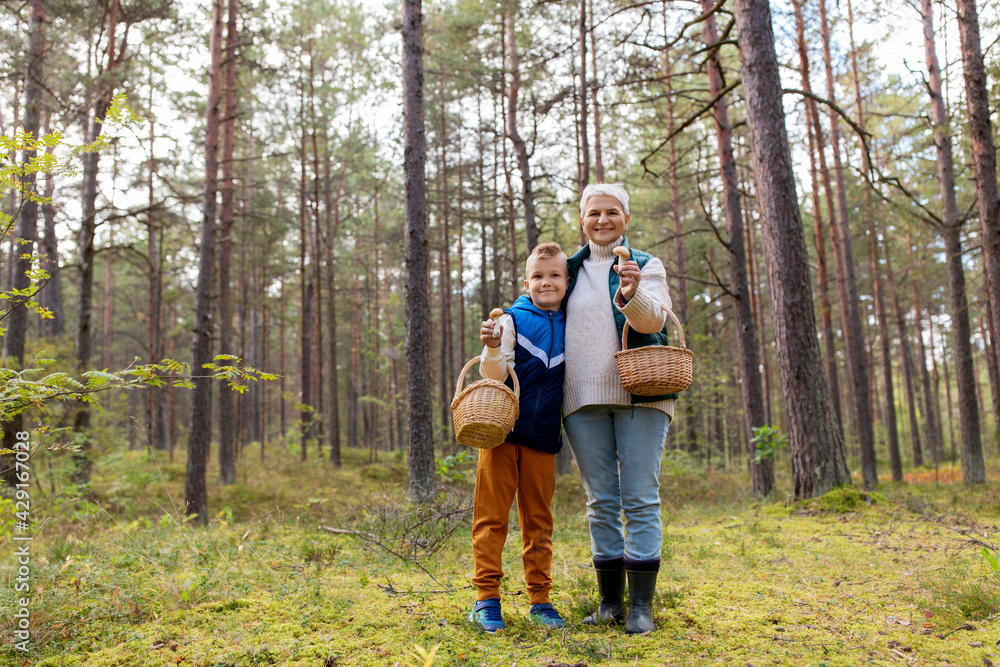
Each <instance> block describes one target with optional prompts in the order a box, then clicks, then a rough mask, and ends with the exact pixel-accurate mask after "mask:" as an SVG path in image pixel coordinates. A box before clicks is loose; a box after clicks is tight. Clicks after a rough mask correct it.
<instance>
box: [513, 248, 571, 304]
mask: <svg viewBox="0 0 1000 667" xmlns="http://www.w3.org/2000/svg"><path fill="white" fill-rule="evenodd" d="M525 268H526V269H527V273H528V279H527V280H525V281H524V291H525V292H527V293H528V296H529V297H531V302H532V303H533V304H535V306H537V307H538V308H541V309H542V310H559V308H560V306H561V305H562V300H563V297H564V296H566V285H567V283H568V282H569V275H568V272H567V270H566V255H557V256H556V257H547V258H545V259H541V258H539V257H529V258H528V262H527V266H526V267H525Z"/></svg>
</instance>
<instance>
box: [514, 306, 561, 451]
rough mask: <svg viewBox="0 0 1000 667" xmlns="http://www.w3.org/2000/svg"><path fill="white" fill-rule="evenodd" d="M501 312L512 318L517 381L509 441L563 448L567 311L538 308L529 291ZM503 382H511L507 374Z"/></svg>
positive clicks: (538, 448) (530, 445) (545, 449)
mask: <svg viewBox="0 0 1000 667" xmlns="http://www.w3.org/2000/svg"><path fill="white" fill-rule="evenodd" d="M504 312H505V313H508V314H509V315H510V316H511V317H512V318H514V333H515V334H516V337H517V343H516V345H515V347H514V372H515V373H517V380H518V383H520V385H521V403H520V414H519V416H518V418H517V423H516V424H514V430H513V431H511V432H510V435H508V436H507V440H508V441H509V442H513V443H516V444H518V445H525V446H526V447H531V448H532V449H537V450H539V451H542V452H549V453H551V454H556V453H558V452H559V450H560V449H562V437H561V433H562V419H561V414H560V413H561V411H562V400H563V376H564V375H565V374H566V364H565V359H566V356H565V355H564V354H563V349H564V345H565V343H566V315H565V313H564V312H563V311H562V310H542V309H540V308H537V307H536V306H535V305H534V304H533V303H531V299H529V298H528V297H527V296H521V297H518V299H517V301H515V302H514V304H513V305H512V306H511V307H510V308H508V309H506V310H505V311H504ZM507 384H508V385H511V386H513V383H512V381H511V379H510V378H507Z"/></svg>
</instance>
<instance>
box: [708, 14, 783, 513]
mask: <svg viewBox="0 0 1000 667" xmlns="http://www.w3.org/2000/svg"><path fill="white" fill-rule="evenodd" d="M714 5H715V2H714V1H713V0H702V3H701V6H702V9H703V10H704V11H705V12H706V13H708V14H709V15H708V18H706V19H705V21H704V23H703V24H702V28H703V31H704V40H705V45H706V46H707V47H708V48H709V49H711V50H710V53H709V57H708V61H707V63H706V64H707V66H708V85H709V94H710V95H711V96H712V97H713V98H716V97H718V100H717V101H716V103H715V105H714V108H713V116H714V118H715V141H716V145H717V147H718V153H719V172H720V176H721V180H722V193H723V199H724V201H725V207H726V226H727V231H728V233H729V245H728V248H727V249H728V250H729V267H730V269H729V270H730V273H729V283H730V285H729V289H730V291H731V292H732V293H733V306H734V308H735V310H736V350H737V354H738V356H739V366H740V391H741V397H742V399H743V406H744V415H745V425H744V426H745V428H746V431H747V433H748V434H749V433H752V432H753V429H754V428H757V427H760V426H763V425H764V424H765V423H766V421H765V419H766V417H765V414H764V395H763V390H762V387H761V381H760V361H759V359H758V357H757V335H756V331H755V327H754V322H753V312H752V311H751V310H750V285H749V283H748V281H747V260H746V250H745V248H744V246H743V211H742V210H741V207H740V190H739V181H738V177H737V175H736V159H735V158H734V157H733V136H732V127H731V126H730V124H729V110H728V109H727V107H726V101H725V98H724V97H720V96H719V91H721V90H722V89H723V87H724V83H723V78H722V65H721V64H720V62H719V51H718V48H717V47H714V48H713V45H715V43H716V42H717V41H718V29H717V27H716V21H715V14H713V13H710V12H709V10H710V9H712V7H713V6H714ZM720 403H721V401H720ZM747 442H748V445H749V438H748V440H747ZM755 453H756V452H755V451H753V448H752V447H749V448H748V451H747V454H748V456H749V458H750V461H751V463H750V477H751V480H752V485H753V493H754V495H755V496H757V497H763V496H766V495H767V494H769V493H770V492H771V491H772V489H773V488H774V461H773V460H772V459H765V460H763V461H761V462H760V463H753V459H754V456H755Z"/></svg>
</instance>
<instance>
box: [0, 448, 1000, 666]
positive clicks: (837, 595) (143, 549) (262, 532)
mask: <svg viewBox="0 0 1000 667" xmlns="http://www.w3.org/2000/svg"><path fill="white" fill-rule="evenodd" d="M345 457H346V460H347V462H346V463H345V468H344V469H343V470H332V469H330V468H328V467H326V466H324V465H319V464H316V463H315V462H307V463H301V462H299V461H295V462H293V463H282V464H279V465H274V464H273V463H272V464H270V465H262V464H258V463H255V462H251V461H244V462H242V463H241V469H240V483H239V484H237V485H234V486H231V487H226V488H219V487H218V486H212V485H211V484H210V497H209V503H210V507H211V508H212V511H213V515H212V516H211V517H210V519H211V520H210V523H209V526H208V527H207V528H195V527H193V526H191V525H190V524H188V523H185V522H184V521H183V519H182V517H181V516H180V507H179V501H180V499H181V498H182V495H183V494H182V488H181V485H182V484H183V460H182V457H178V460H177V461H175V462H174V463H166V462H164V461H159V462H158V463H159V465H157V464H156V463H154V461H153V460H152V459H151V458H150V456H149V454H147V453H145V452H119V453H117V454H115V455H114V456H113V457H108V458H105V459H102V460H101V461H100V464H99V465H98V467H97V469H96V471H95V478H94V484H93V486H92V487H90V488H89V489H73V488H71V489H70V491H67V492H63V493H50V494H48V495H45V496H43V497H41V498H40V499H39V504H38V506H37V509H35V508H34V507H33V512H37V514H36V515H35V516H36V518H37V521H38V522H39V523H40V524H41V529H40V531H39V533H38V535H37V536H36V538H35V541H34V542H33V543H32V554H33V560H32V575H31V576H32V585H33V586H34V594H33V597H32V605H31V611H32V632H33V634H32V642H33V643H32V652H31V654H30V658H31V662H30V663H29V664H34V665H39V666H45V667H57V666H58V667H83V666H87V667H111V666H119V665H120V666H123V667H125V666H127V667H147V666H152V665H156V666H160V665H166V664H180V665H197V666H204V667H210V666H222V665H225V666H227V667H229V666H251V665H291V666H306V665H308V666H310V667H321V666H322V667H327V666H329V665H337V666H342V665H379V666H382V665H395V664H399V665H424V664H433V665H490V666H492V665H512V664H515V663H516V664H518V665H539V666H542V665H551V664H559V663H563V664H567V665H571V664H574V663H580V662H584V663H586V664H587V665H607V666H609V667H618V666H621V667H624V666H626V665H629V666H632V665H651V664H657V665H659V664H664V665H709V664H720V665H721V664H747V663H749V664H752V665H758V666H759V665H820V664H825V665H828V666H834V665H855V664H861V663H867V664H884V665H889V664H898V663H902V662H906V661H909V660H913V661H915V662H919V663H921V664H942V663H944V662H946V661H947V662H950V663H951V664H969V665H973V664H986V662H985V661H991V662H992V663H993V664H1000V647H998V646H997V645H996V643H995V642H996V637H997V631H998V622H997V604H998V603H1000V572H996V571H995V570H993V569H992V567H991V565H990V562H989V561H988V560H987V559H986V558H984V557H983V555H982V549H983V548H984V547H987V548H992V549H993V552H992V553H994V554H995V553H996V551H995V549H996V546H997V545H996V541H997V540H996V537H995V535H996V532H997V530H998V528H997V518H996V517H997V516H1000V508H998V506H997V491H996V484H995V483H991V484H989V485H986V486H983V487H978V488H966V487H964V486H954V485H941V484H934V483H933V482H930V483H912V484H907V485H892V484H885V485H882V486H880V487H879V489H878V492H877V493H874V494H864V493H862V492H859V491H857V490H856V489H851V488H849V487H845V488H841V489H835V490H834V491H832V492H831V493H830V494H827V495H826V496H824V497H823V498H819V499H814V500H813V501H810V502H807V503H797V502H793V501H792V500H790V499H789V498H787V497H784V496H782V495H781V494H780V493H779V494H775V495H774V497H772V498H770V499H768V500H767V501H758V500H753V499H751V498H749V497H748V495H747V487H748V485H749V484H748V480H747V479H746V477H745V475H742V474H739V473H720V472H718V471H715V470H711V469H708V468H706V467H704V466H699V465H698V462H697V461H696V460H695V459H692V458H691V457H688V456H687V455H683V454H671V456H670V458H669V459H668V460H665V465H664V466H663V475H662V497H663V506H662V513H663V519H664V526H665V529H664V545H663V560H662V567H661V571H660V576H659V581H658V587H657V594H656V597H655V599H654V618H655V620H656V623H657V627H658V629H657V631H656V632H654V633H652V634H650V635H648V636H643V637H628V636H626V635H624V634H623V633H622V631H621V629H620V628H615V627H589V626H584V625H583V624H582V623H581V620H582V618H583V617H584V616H586V615H587V614H589V613H590V612H591V611H592V609H593V608H594V606H595V605H596V603H597V599H598V596H597V587H596V580H595V576H594V571H593V567H592V563H591V557H590V545H589V535H588V529H587V520H586V507H585V496H584V494H583V492H582V490H581V489H580V485H579V481H578V480H577V479H576V477H575V475H573V476H567V477H564V478H562V479H560V480H558V482H557V486H556V495H555V498H554V501H553V507H554V512H555V518H556V527H555V534H554V544H555V550H554V558H553V566H552V574H553V580H554V588H553V591H552V598H553V602H554V603H555V604H556V606H557V607H558V608H559V609H560V610H561V611H562V613H563V615H564V616H565V617H566V618H567V620H568V625H567V627H566V628H565V629H564V630H562V631H558V632H554V631H550V630H545V629H543V628H540V627H538V626H535V625H533V624H532V623H530V622H529V620H528V596H527V592H526V589H525V585H524V582H523V575H522V566H521V555H520V549H519V546H520V544H519V543H520V536H519V528H518V527H517V522H516V512H513V513H512V517H511V519H512V520H511V529H510V534H509V537H508V540H509V544H508V546H507V549H506V550H505V552H504V559H503V563H504V569H505V572H507V576H506V577H505V579H504V580H503V582H502V586H501V600H502V603H503V613H504V618H505V620H506V622H507V624H508V631H507V632H505V633H503V634H502V635H497V636H488V635H484V634H482V633H480V632H479V631H478V630H477V628H476V627H475V626H474V625H473V624H471V623H470V622H469V621H468V620H467V619H466V614H467V613H468V611H469V610H470V609H471V607H472V602H473V600H474V598H475V594H474V591H473V590H472V588H471V586H470V584H469V581H470V578H471V575H472V557H471V549H470V539H471V537H470V526H469V522H468V519H467V517H465V516H462V515H461V513H458V514H454V515H448V514H447V512H448V508H451V509H456V510H457V508H460V507H461V505H462V504H463V503H468V497H469V492H470V490H471V488H470V486H469V484H468V479H467V477H468V475H466V474H464V473H463V472H462V470H460V469H458V468H455V467H454V466H452V469H454V470H457V471H458V472H456V474H454V475H453V476H452V483H453V486H452V488H451V490H450V491H449V494H448V496H447V497H446V498H445V499H444V500H442V503H441V504H440V506H439V508H438V510H436V513H435V511H432V510H429V509H428V508H413V507H410V506H408V505H407V503H406V502H405V499H404V498H403V497H402V496H401V492H402V490H403V488H402V486H401V481H402V480H403V479H404V478H405V461H404V460H402V459H401V458H399V457H391V456H386V457H384V459H385V460H384V461H383V462H381V463H369V462H368V453H367V451H361V450H351V449H348V450H346V451H345ZM460 463H461V465H462V466H466V467H467V464H468V462H460ZM668 463H669V465H668ZM352 466H353V467H352ZM151 471H152V472H151ZM466 472H467V471H466ZM459 473H462V474H459ZM209 475H210V476H209V479H210V480H214V479H216V477H215V476H214V475H215V473H214V469H210V472H209ZM779 481H780V480H779ZM786 486H787V485H786ZM449 503H451V504H449ZM446 515H447V516H446ZM448 516H450V517H451V518H453V519H454V520H455V523H454V524H452V523H447V522H446V521H445V519H446V518H448ZM323 527H326V528H327V529H328V528H333V529H334V530H335V531H338V532H330V531H329V530H327V529H324V528H323ZM10 562H11V561H10V558H9V557H7V556H4V560H3V561H2V563H0V565H2V566H3V567H7V568H8V570H7V571H6V579H7V581H6V583H7V585H6V586H4V587H3V588H2V589H0V607H2V608H4V609H8V608H13V606H14V597H13V596H14V592H13V589H12V586H11V584H12V580H11V577H12V574H11V573H10V570H9V563H10ZM13 631H14V626H13V623H12V622H11V619H9V618H7V617H0V638H2V640H3V643H4V645H5V647H7V648H5V649H3V650H2V651H0V665H3V666H4V667H5V666H6V665H11V666H13V665H21V664H22V662H23V660H24V656H23V655H21V654H19V653H17V652H15V651H13V650H11V649H10V648H9V647H10V646H11V645H12V642H13V637H14V635H13Z"/></svg>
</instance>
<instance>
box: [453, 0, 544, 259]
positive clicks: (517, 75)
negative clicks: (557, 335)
mask: <svg viewBox="0 0 1000 667" xmlns="http://www.w3.org/2000/svg"><path fill="white" fill-rule="evenodd" d="M504 24H505V27H506V32H507V48H508V50H509V51H510V86H509V87H508V88H507V137H508V138H509V139H510V142H511V144H513V146H514V156H515V157H516V158H517V170H518V171H519V172H520V173H521V198H522V199H523V203H524V230H525V235H526V237H527V241H528V246H527V248H526V250H525V252H527V253H530V252H531V251H532V250H533V249H534V247H535V246H536V245H538V226H537V225H536V224H535V194H534V192H533V190H532V179H531V165H530V164H529V159H530V155H529V153H528V146H527V144H525V142H524V139H522V138H521V135H520V133H519V132H518V129H517V99H518V94H519V93H520V91H521V70H520V61H519V60H518V56H517V34H516V33H515V32H514V17H512V16H508V17H507V20H506V21H505V22H504ZM445 201H447V197H446V198H445Z"/></svg>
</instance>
